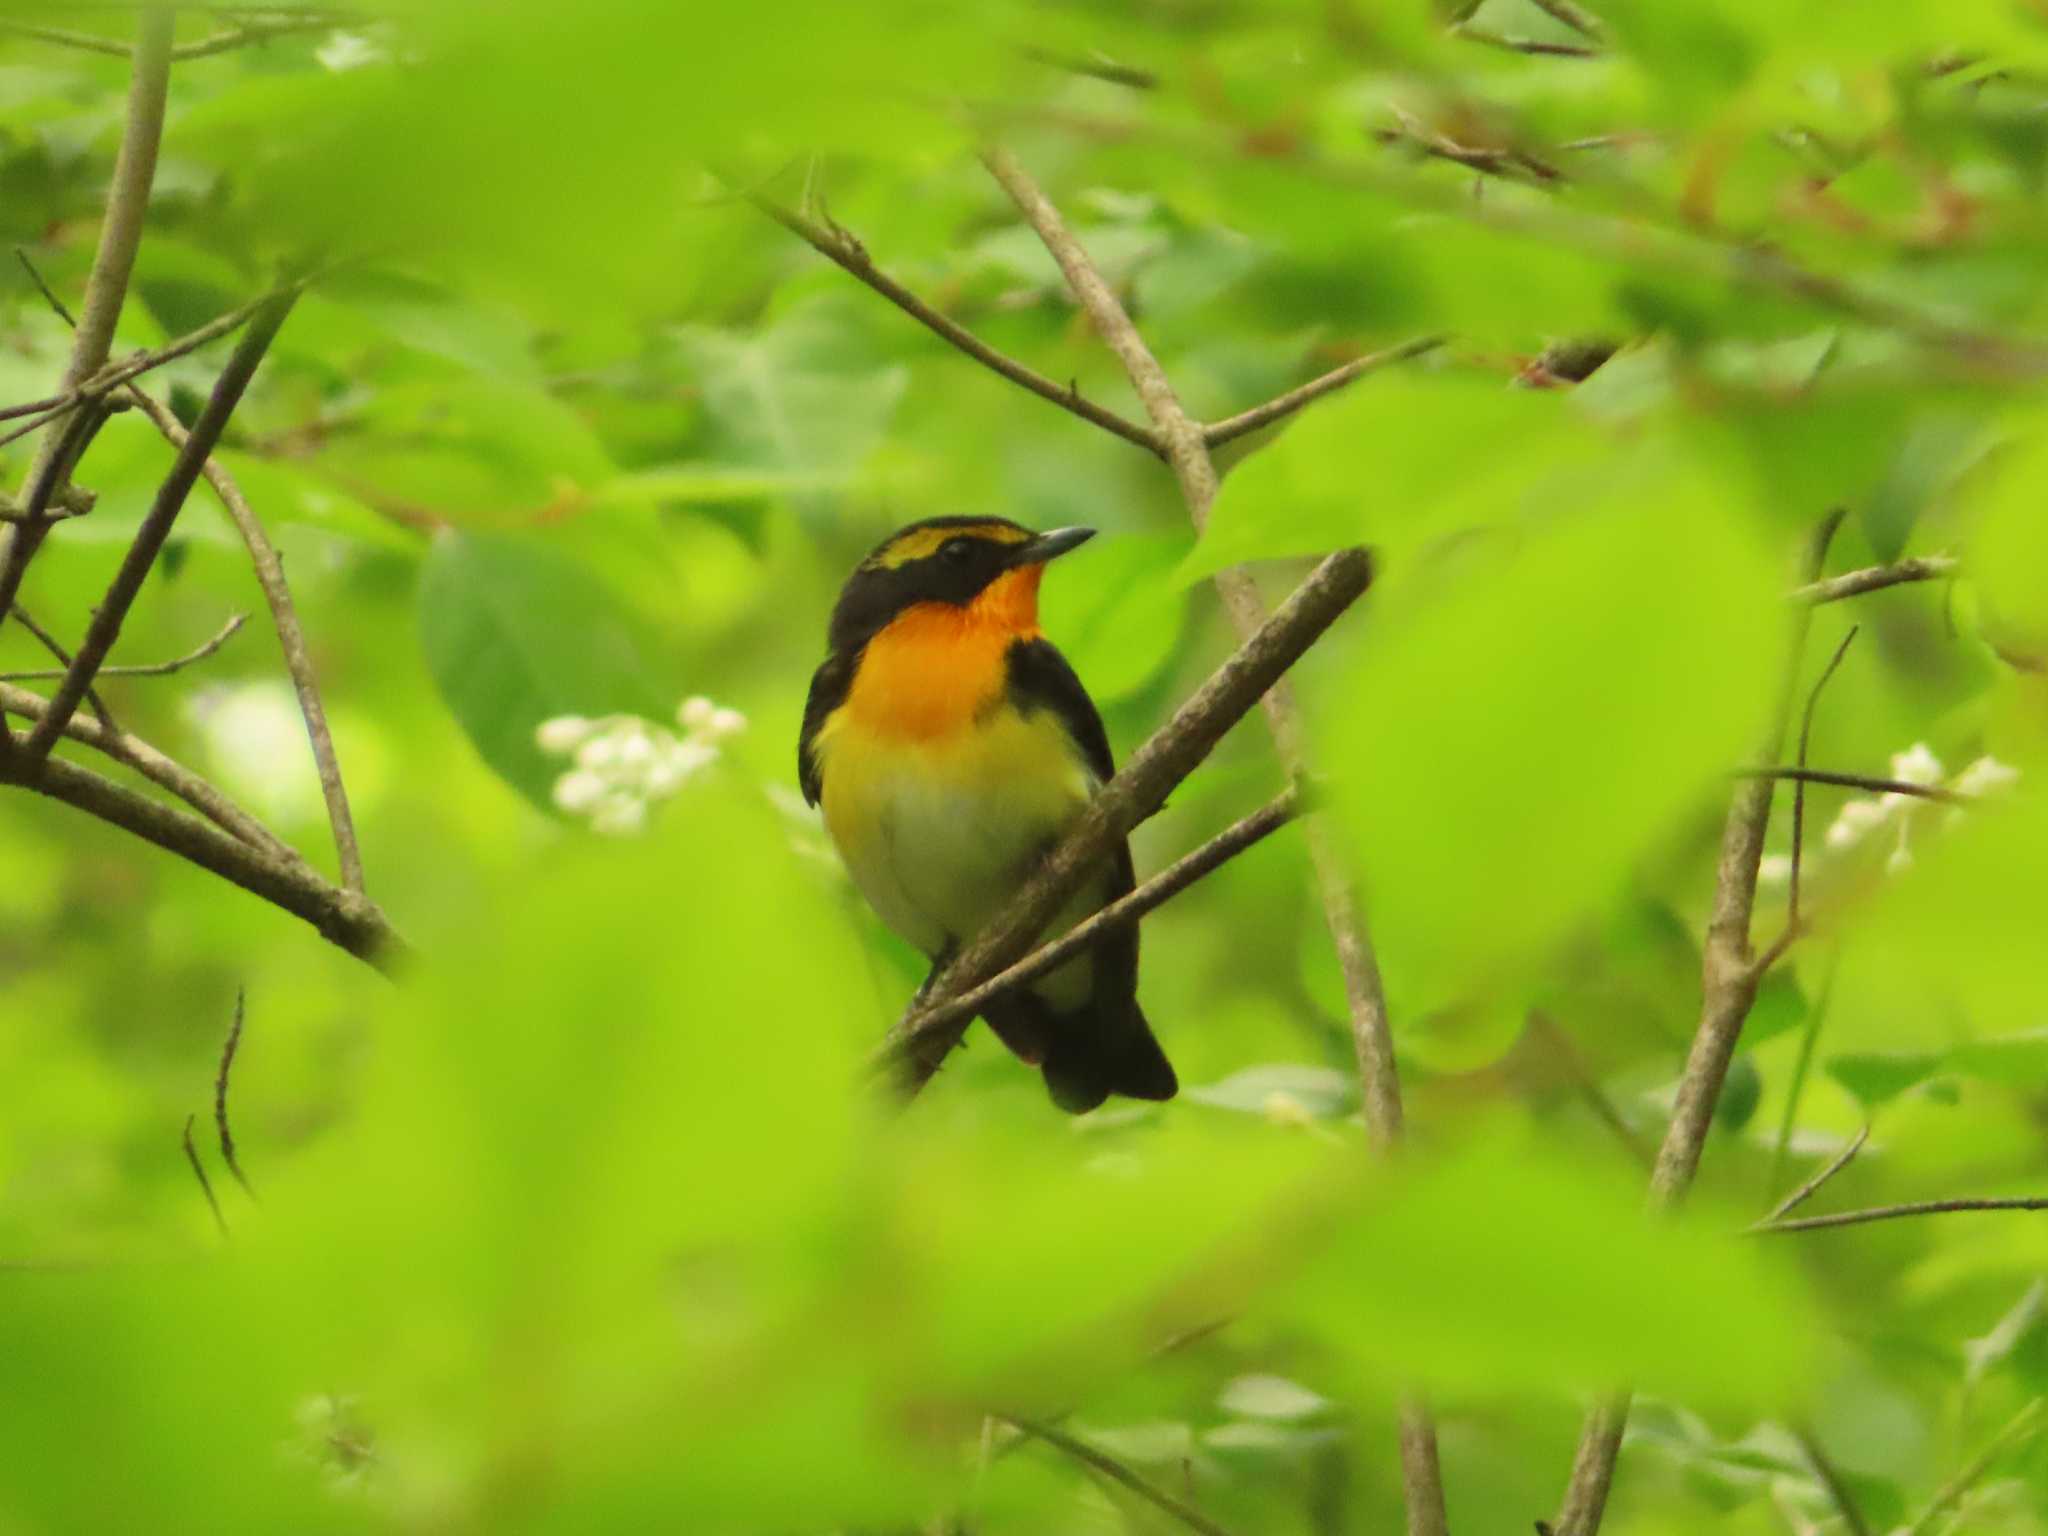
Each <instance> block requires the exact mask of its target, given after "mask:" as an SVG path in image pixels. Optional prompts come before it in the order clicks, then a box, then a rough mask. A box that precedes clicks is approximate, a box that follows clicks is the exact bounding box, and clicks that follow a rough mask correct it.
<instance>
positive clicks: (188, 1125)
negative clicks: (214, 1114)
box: [185, 1115, 228, 1237]
mask: <svg viewBox="0 0 2048 1536" xmlns="http://www.w3.org/2000/svg"><path fill="white" fill-rule="evenodd" d="M198 1118H199V1117H198V1116H197V1115H187V1116H186V1117H185V1161H186V1162H188V1163H190V1164H191V1165H192V1177H193V1178H195V1179H197V1180H198V1181H199V1192H200V1193H201V1194H202V1195H204V1196H206V1208H207V1209H208V1210H209V1211H211V1212H213V1224H214V1226H215V1228H217V1229H218V1230H219V1232H220V1235H221V1236H222V1237H226V1236H227V1235H228V1219H227V1217H225V1216H223V1215H222V1214H221V1209H220V1201H218V1200H216V1199H215V1198H214V1194H213V1180H211V1179H209V1178H208V1177H207V1176H206V1165H205V1164H204V1163H202V1162H200V1161H199V1149H198V1148H197V1147H195V1146H194V1145H193V1144H192V1122H193V1121H194V1120H196V1119H198Z"/></svg>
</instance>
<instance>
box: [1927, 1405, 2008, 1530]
mask: <svg viewBox="0 0 2048 1536" xmlns="http://www.w3.org/2000/svg"><path fill="white" fill-rule="evenodd" d="M2043 1401H2044V1399H2042V1398H2038V1397H2037V1398H2035V1399H2034V1400H2033V1401H2032V1402H2030V1403H2028V1404H2027V1405H2026V1406H2025V1407H2024V1408H2022V1409H2020V1411H2019V1412H2018V1413H2016V1414H2014V1415H2013V1416H2012V1418H2011V1420H2010V1421H2009V1422H2008V1423H2007V1424H2006V1426H2005V1428H2003V1429H2001V1430H2000V1431H1999V1432H1998V1433H1997V1434H1995V1435H1993V1436H1992V1437H1991V1440H1990V1443H1989V1444H1987V1445H1986V1446H1985V1447H1984V1449H1983V1450H1981V1451H1979V1452H1978V1453H1977V1454H1976V1455H1975V1456H1973V1457H1971V1458H1970V1463H1969V1465H1968V1466H1966V1467H1964V1468H1963V1469H1962V1471H1960V1472H1958V1473H1957V1474H1956V1475H1955V1476H1954V1477H1952V1478H1950V1479H1949V1480H1948V1481H1947V1482H1946V1483H1943V1484H1942V1485H1941V1489H1940V1491H1939V1492H1937V1493H1936V1494H1935V1495H1934V1497H1933V1498H1932V1499H1930V1500H1928V1503H1927V1507H1926V1508H1925V1509H1923V1510H1922V1511H1920V1514H1919V1516H1918V1518H1916V1519H1915V1520H1914V1521H1913V1523H1912V1524H1911V1525H1909V1526H1906V1527H1905V1528H1904V1529H1903V1530H1902V1531H1901V1532H1900V1533H1899V1536H1926V1533H1927V1532H1928V1531H1931V1530H1933V1529H1934V1524H1935V1522H1936V1521H1937V1520H1939V1519H1940V1518H1941V1517H1942V1516H1943V1515H1945V1514H1947V1513H1948V1512H1949V1510H1950V1509H1951V1508H1952V1507H1954V1506H1955V1505H1956V1504H1957V1503H1959V1502H1960V1501H1961V1499H1962V1497H1963V1495H1964V1494H1966V1493H1968V1492H1969V1491H1970V1490H1971V1489H1972V1488H1974V1487H1976V1486H1977V1484H1978V1483H1979V1482H1980V1481H1981V1480H1982V1479H1983V1477H1984V1474H1985V1473H1986V1472H1989V1471H1990V1470H1991V1467H1992V1464H1993V1463H1994V1462H1996V1461H1997V1460H1998V1458H1999V1457H2001V1456H2003V1455H2004V1454H2005V1453H2006V1452H2007V1451H2009V1450H2011V1449H2012V1448H2013V1447H2014V1446H2016V1445H2018V1444H2020V1443H2021V1442H2022V1441H2024V1440H2026V1439H2027V1438H2028V1437H2029V1436H2030V1435H2032V1434H2033V1433H2034V1431H2035V1430H2036V1429H2038V1428H2039V1427H2040V1424H2041V1405H2042V1403H2043Z"/></svg>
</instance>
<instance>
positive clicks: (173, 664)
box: [0, 603, 249, 718]
mask: <svg viewBox="0 0 2048 1536" xmlns="http://www.w3.org/2000/svg"><path fill="white" fill-rule="evenodd" d="M14 616H15V617H16V618H17V619H20V620H21V621H22V627H23V628H24V629H30V630H33V628H34V625H33V622H32V621H31V620H30V619H29V618H28V616H27V615H26V614H24V613H23V612H22V611H21V605H20V604H19V603H17V604H16V605H15V609H14ZM248 620H249V616H248V615H247V614H245V613H238V614H236V615H234V617H232V618H230V619H229V620H228V621H227V623H226V624H225V625H224V626H223V627H222V629H221V631H220V633H219V634H217V635H215V636H214V637H213V638H212V639H211V640H208V641H206V642H205V643H204V644H202V645H200V646H199V647H198V648H197V649H195V650H191V651H187V652H186V653H185V654H184V655H183V656H178V657H174V658H172V659H171V660H170V661H152V662H147V663H143V664H141V665H137V666H121V667H101V668H100V669H99V672H98V674H97V675H98V676H100V677H168V676H170V674H171V673H173V672H182V671H184V669H185V668H187V667H189V666H191V665H192V664H193V663H195V662H200V661H204V660H206V658H207V657H209V656H211V655H212V654H213V653H214V652H215V651H218V650H219V649H220V648H221V647H222V646H224V645H226V644H227V643H228V641H229V640H230V639H232V638H233V637H234V634H235V632H236V631H237V630H239V629H240V628H241V627H242V626H243V625H244V624H246V623H247V622H248ZM58 659H59V660H60V661H62V662H63V663H64V665H63V666H62V667H38V668H35V669H33V670H31V671H27V672H0V683H32V682H40V681H43V680H46V679H48V678H53V677H62V676H63V675H64V674H65V673H66V672H68V671H70V669H71V659H70V658H69V657H68V656H59V658H58ZM86 697H87V698H91V697H92V695H91V693H90V692H88V693H87V694H86ZM102 718H104V713H103V714H102Z"/></svg>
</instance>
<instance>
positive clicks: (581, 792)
mask: <svg viewBox="0 0 2048 1536" xmlns="http://www.w3.org/2000/svg"><path fill="white" fill-rule="evenodd" d="M676 723H677V724H678V725H680V726H681V727H682V734H681V735H680V736H679V735H677V734H676V733H675V732H674V731H671V730H669V729H668V728H667V727H665V726H660V725H656V724H655V723H654V722H653V721H652V720H643V719H641V717H640V716H638V715H604V716H600V717H599V718H598V719H595V720H586V719H584V718H583V717H582V716H581V715H558V716H556V717H555V718H554V719H552V720H544V721H542V722H541V725H540V729H539V730H537V731H536V732H535V733H534V739H535V740H536V741H538V742H539V743H540V749H541V751H543V752H545V753H547V754H548V755H549V756H550V757H566V758H570V759H572V760H573V762H574V766H573V767H571V768H570V769H569V771H568V772H566V773H564V774H563V775H562V776H561V777H560V778H558V779H556V780H555V789H554V801H555V804H556V805H557V806H559V807H560V808H561V809H562V810H563V811H564V812H566V813H567V814H569V815H571V816H575V817H578V818H580V819H581V820H583V821H585V822H587V823H588V824H589V826H590V830H591V831H593V832H600V833H603V834H604V835H605V836H607V837H629V836H631V835H632V834H633V833H635V832H638V831H639V830H640V829H641V828H642V827H644V826H646V825H647V813H648V810H649V808H650V807H652V806H653V805H654V804H655V803H656V802H658V801H662V800H666V799H667V798H668V797H669V796H671V795H673V794H674V793H675V792H676V791H677V790H679V789H681V788H682V787H683V785H684V784H685V783H686V782H687V781H688V780H689V779H690V778H691V777H692V776H694V775H695V774H697V773H699V772H701V771H702V770H703V769H705V768H708V767H709V766H710V765H711V764H712V763H714V762H716V761H717V760H718V746H719V743H720V742H722V741H724V740H726V739H727V738H728V737H731V736H735V735H737V734H739V732H741V731H743V730H745V729H746V728H747V717H746V716H745V715H742V714H741V713H740V712H739V711H738V710H736V709H725V708H723V707H721V706H720V705H717V704H714V703H712V701H711V700H709V699H707V698H705V697H703V696H702V695H701V694H699V695H695V696H693V697H691V698H687V699H685V700H683V705H682V708H680V709H678V710H677V711H676Z"/></svg>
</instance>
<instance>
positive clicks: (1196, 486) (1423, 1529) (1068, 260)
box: [982, 146, 1448, 1536]
mask: <svg viewBox="0 0 2048 1536" xmlns="http://www.w3.org/2000/svg"><path fill="white" fill-rule="evenodd" d="M982 163H983V164H984V165H985V166H987V167H988V171H989V174H990V175H991V176H993V177H994V178H995V179H996V182H997V183H998V185H1000V186H1001V187H1002V188H1003V190H1004V191H1005V192H1006V193H1008V194H1009V197H1010V201H1011V202H1013V203H1014V204H1016V206H1017V210H1018V212H1019V213H1021V214H1022V215H1023V216H1024V220H1025V222H1026V223H1028V224H1029V225H1030V226H1031V227H1032V229H1033V230H1034V231H1035V232H1036V233H1037V235H1038V238H1039V240H1040V241H1041V242H1042V243H1043V244H1044V245H1045V248H1046V249H1047V251H1049V252H1050V253H1051V254H1052V258H1053V260H1054V261H1055V262H1057V263H1058V264H1059V268H1060V271H1061V273H1062V274H1063V275H1064V276H1065V277H1066V279H1067V286H1068V287H1069V288H1071V289H1072V290H1073V293H1074V296H1075V298H1076V299H1078V300H1079V301H1080V304H1081V307H1082V309H1083V310H1084V311H1085V312H1086V313H1087V315H1088V317H1089V320H1090V321H1091V323H1092V324H1093V325H1094V327H1095V330H1096V333H1097V334H1098V335H1100V336H1101V337H1102V339H1103V341H1104V342H1105V343H1107V345H1108V346H1109V348H1110V350H1111V351H1113V352H1114V353H1116V355H1117V358H1118V360H1119V361H1120V362H1122V363H1123V365H1124V372H1125V373H1126V374H1127V375H1129V377H1130V380H1131V386H1132V388H1134V389H1135V390H1136V391H1137V392H1138V398H1139V399H1140V400H1141V401H1142V402H1143V403H1144V406H1145V413H1146V415H1147V416H1148V417H1149V418H1150V419H1151V422H1152V425H1153V428H1154V430H1155V432H1156V433H1157V434H1158V438H1159V441H1160V443H1161V445H1162V446H1163V448H1164V450H1165V453H1166V460H1167V463H1168V464H1169V465H1171V466H1172V468H1173V473H1174V479H1175V480H1176V481H1177V482H1178V483H1179V485H1180V490H1181V497H1182V499H1183V500H1184V501H1185V502H1186V504H1187V509H1188V518H1189V521H1191V522H1192V523H1193V524H1194V525H1195V529H1196V531H1197V532H1198V533H1199V532H1200V531H1201V530H1202V529H1203V528H1205V527H1206V526H1207V525H1208V519H1209V508H1210V506H1211V505H1212V504H1213V503H1214V501H1215V499H1216V490H1217V484H1218V481H1217V475H1216V466H1215V463H1214V461H1213V460H1212V459H1211V458H1210V456H1209V443H1208V440H1207V437H1206V435H1205V433H1204V430H1203V428H1202V425H1201V424H1200V423H1199V422H1197V421H1196V420H1195V419H1194V418H1193V417H1191V416H1190V415H1188V413H1187V411H1186V409H1185V408H1184V407H1183V406H1182V405H1181V403H1180V397H1179V396H1178V395H1177V394H1176V393H1175V392H1174V389H1173V386H1172V384H1171V383H1170V382H1169V381H1168V379H1167V377H1166V372H1165V370H1164V369H1162V368H1161V367H1160V366H1159V360H1158V359H1157V358H1155V357H1154V356H1153V355H1152V352H1151V349H1150V348H1149V347H1147V346H1146V345H1145V341H1144V338H1143V337H1141V336H1140V335H1139V334H1138V330H1137V327H1136V326H1134V325H1133V324H1132V323H1131V318H1130V316H1129V315H1128V314H1127V313H1126V312H1125V310H1124V307H1123V305H1122V303H1121V302H1119V300H1118V299H1117V296H1116V294H1115V293H1114V292H1112V291H1111V290H1110V287H1109V285H1108V284H1107V283H1106V282H1104V281H1103V279H1102V274H1101V273H1100V272H1099V271H1098V270H1097V268H1096V266H1095V264H1094V262H1093V261H1092V260H1091V259H1090V258H1089V255H1088V253H1087V251H1086V250H1085V249H1083V247H1082V245H1081V242H1080V241H1079V240H1078V239H1076V238H1075V237H1074V234H1073V232H1072V231H1071V230H1070V229H1068V228H1067V224H1066V221H1065V220H1064V219H1063V218H1062V217H1061V216H1060V212H1059V210H1058V209H1057V208H1056V207H1054V206H1053V203H1052V200H1051V199H1050V198H1048V197H1047V196H1046V195H1045V193H1044V192H1043V191H1042V190H1041V189H1040V188H1039V186H1038V183H1037V182H1036V181H1034V180H1033V179H1032V177H1031V175H1030V173H1029V172H1027V171H1026V170H1025V169H1024V168H1023V166H1022V165H1020V164H1019V163H1018V162H1017V160H1016V157H1015V156H1013V155H1011V154H1010V153H1009V152H1008V151H1007V150H1006V149H1003V148H1002V147H1001V146H991V147H989V148H987V149H985V150H984V151H983V153H982ZM1359 555H1360V558H1363V554H1362V552H1359ZM1335 558H1338V557H1336V556H1333V557H1332V559H1335ZM1327 563H1328V562H1325V564H1326V565H1327ZM1215 585H1216V591H1217V596H1218V597H1219V598H1221V599H1222V602H1223V607H1224V611H1225V613H1226V614H1227V615H1228V616H1229V618H1230V622H1231V624H1232V626H1233V627H1234V628H1235V629H1236V630H1237V632H1238V634H1239V636H1240V637H1247V640H1246V643H1247V645H1249V644H1250V643H1251V639H1250V637H1256V636H1257V635H1259V634H1261V633H1263V632H1264V629H1265V627H1266V626H1267V623H1268V621H1267V618H1266V607H1265V602H1264V600H1263V599H1262V598H1261V597H1260V596H1259V589H1258V584H1257V583H1256V582H1255V581H1254V580H1253V579H1252V577H1251V575H1250V573H1249V572H1246V571H1242V570H1226V571H1222V572H1219V573H1218V574H1217V576H1216V578H1215ZM1292 601H1293V600H1292V599H1290V602H1292ZM1263 708H1264V710H1265V713H1266V723H1267V726H1268V728H1269V729H1270V731H1271V732H1272V736H1273V745H1274V748H1275V750H1276V752H1277V753H1278V755H1279V757H1280V761H1281V766H1282V767H1283V768H1284V769H1285V770H1286V771H1287V774H1288V777H1289V778H1290V779H1292V780H1294V781H1295V782H1296V783H1300V782H1302V781H1303V780H1304V779H1305V778H1306V777H1307V774H1308V750H1307V743H1306V740H1305V733H1304V731H1303V728H1302V723H1301V715H1300V711H1299V710H1298V709H1297V708H1296V706H1295V703H1294V692H1293V689H1292V688H1290V687H1289V686H1287V683H1286V680H1285V679H1284V678H1281V679H1280V680H1279V681H1278V682H1277V684H1276V685H1275V686H1274V687H1273V688H1272V690H1271V691H1270V692H1269V693H1267V694H1266V695H1265V697H1264V700H1263ZM1303 831H1304V835H1305V837H1306V839H1307V842H1308V849H1309V859H1310V863H1311V864H1312V865H1313V866H1314V869H1315V875H1316V885H1317V892H1318V895H1319V896H1320V898H1321V900H1322V907H1323V914H1324V918H1325V920H1326V921H1327V923H1328V926H1329V930H1330V937H1331V942H1332V943H1333V945H1334V946H1335V948H1336V951H1337V959H1338V964H1339V968H1340V969H1341V970H1342V972H1343V975H1344V988H1345V998H1346V1002H1347V1006H1348V1008H1349V1012H1350V1017H1351V1036H1352V1042H1353V1046H1354V1049H1355V1050H1356V1052H1357V1057H1358V1073H1359V1082H1360V1090H1361V1097H1362V1099H1363V1105H1364V1112H1365V1120H1366V1127H1367V1131H1368V1134H1369V1135H1370V1136H1371V1137H1372V1139H1373V1142H1374V1144H1375V1146H1377V1147H1378V1148H1379V1149H1380V1150H1382V1151H1387V1150H1390V1149H1391V1148H1393V1147H1394V1146H1396V1145H1398V1143H1399V1142H1400V1139H1401V1087H1400V1079H1399V1077H1398V1076H1397V1075H1396V1072H1395V1066H1394V1042H1393V1031H1392V1029H1391V1027H1390V1025H1389V1023H1388V1019H1387V1002H1386V992H1385V988H1384V987H1383V986H1382V984H1381V980H1380V973H1379V961H1378V958H1377V956H1376V955H1375V954H1374V952H1373V947H1372V938H1371V935H1370V933H1369V932H1368V931H1367V929H1366V925H1365V921H1364V918H1363V917H1362V915H1361V914H1360V912H1359V910H1358V899H1357V894H1356V892H1355V891H1354V890H1353V888H1352V884H1351V872H1350V870H1349V869H1348V868H1347V867H1346V864H1345V860H1344V858H1343V855H1342V854H1341V852H1340V851H1339V849H1338V847H1337V844H1336V842H1335V841H1334V839H1333V836H1332V834H1331V831H1330V829H1329V826H1328V823H1327V822H1326V821H1325V820H1324V819H1323V818H1321V817H1318V816H1311V817H1309V818H1308V819H1307V820H1306V822H1305V824H1304V828H1303ZM1400 1433H1401V1472H1402V1482H1403V1484H1404V1486H1405V1489H1406V1494H1407V1507H1408V1531H1409V1536H1445V1533H1446V1531H1447V1529H1448V1522H1447V1520H1446V1518H1445V1515H1444V1496H1443V1479H1442V1476H1441V1474H1440V1472H1439V1470H1438V1466H1437V1451H1436V1431H1435V1427H1434V1426H1433V1424H1432V1423H1431V1421H1430V1416H1429V1410H1428V1408H1427V1407H1426V1405H1424V1404H1423V1403H1422V1402H1421V1401H1420V1400H1419V1399H1417V1400H1412V1401H1410V1402H1407V1403H1405V1404H1404V1405H1403V1407H1402V1410H1401V1431H1400Z"/></svg>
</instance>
